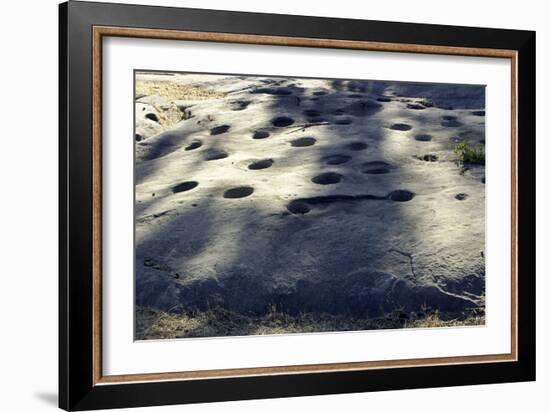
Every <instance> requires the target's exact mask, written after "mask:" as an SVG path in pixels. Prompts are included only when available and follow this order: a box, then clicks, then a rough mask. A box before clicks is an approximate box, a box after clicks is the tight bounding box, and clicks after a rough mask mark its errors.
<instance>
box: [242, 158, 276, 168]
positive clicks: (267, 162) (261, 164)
mask: <svg viewBox="0 0 550 412" xmlns="http://www.w3.org/2000/svg"><path fill="white" fill-rule="evenodd" d="M271 165H273V159H262V160H258V161H256V162H253V163H250V164H249V165H248V168H249V169H250V170H261V169H267V168H269V167H271Z"/></svg>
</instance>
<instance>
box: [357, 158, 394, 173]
mask: <svg viewBox="0 0 550 412" xmlns="http://www.w3.org/2000/svg"><path fill="white" fill-rule="evenodd" d="M390 169H391V166H390V164H389V163H386V162H382V161H374V162H367V163H363V165H362V166H361V171H362V172H363V173H366V174H369V175H382V174H386V173H389V172H390Z"/></svg>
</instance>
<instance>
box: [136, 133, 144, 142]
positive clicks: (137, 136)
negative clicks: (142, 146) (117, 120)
mask: <svg viewBox="0 0 550 412" xmlns="http://www.w3.org/2000/svg"><path fill="white" fill-rule="evenodd" d="M142 139H143V136H142V135H140V134H138V133H136V142H141V140H142Z"/></svg>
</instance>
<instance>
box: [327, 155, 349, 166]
mask: <svg viewBox="0 0 550 412" xmlns="http://www.w3.org/2000/svg"><path fill="white" fill-rule="evenodd" d="M350 160H351V156H348V155H341V154H334V155H329V156H325V157H323V161H324V162H325V163H326V164H328V165H340V164H343V163H346V162H349V161H350Z"/></svg>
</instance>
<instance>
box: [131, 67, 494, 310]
mask: <svg viewBox="0 0 550 412" xmlns="http://www.w3.org/2000/svg"><path fill="white" fill-rule="evenodd" d="M159 77H160V76H156V75H154V74H140V75H138V82H139V81H145V80H155V79H157V78H159ZM169 79H170V80H169V81H173V82H178V84H183V85H192V86H193V87H200V88H204V89H205V90H212V91H217V92H223V93H224V94H225V96H224V97H219V96H217V97H216V96H215V97H213V98H209V99H201V100H193V99H192V98H191V97H192V96H191V97H190V96H181V97H178V98H174V99H172V100H170V101H169V102H165V104H164V106H163V107H165V109H163V108H162V107H161V105H159V102H158V99H157V100H155V99H156V98H155V99H153V98H151V97H150V96H144V97H142V98H140V99H138V100H137V102H136V113H138V112H139V113H140V115H139V116H136V130H137V132H139V133H141V134H143V136H145V135H147V138H144V139H142V140H141V141H139V142H137V143H136V167H135V173H136V204H135V219H136V304H137V305H139V306H149V307H153V308H157V309H162V310H170V309H174V308H179V309H182V310H193V309H207V308H210V307H215V306H221V307H224V308H227V309H230V310H232V311H237V312H242V313H256V314H261V313H265V311H266V310H267V308H268V307H270V306H272V305H276V306H277V308H278V309H279V310H280V311H283V312H288V313H292V314H297V313H301V312H326V313H333V314H350V315H353V316H380V315H383V314H385V313H389V312H391V311H394V310H402V311H405V312H414V311H419V310H422V309H423V308H427V307H428V308H434V309H438V310H439V311H440V312H442V313H444V312H447V313H461V312H464V311H468V310H470V309H472V308H479V307H483V306H484V301H485V262H484V257H483V255H484V254H483V251H484V248H485V185H484V182H485V179H484V176H485V168H484V166H482V165H461V164H457V162H456V161H455V160H456V155H455V154H454V153H453V148H454V147H455V145H456V144H457V142H461V141H463V142H466V143H468V144H470V145H472V146H473V147H477V146H482V145H483V144H484V142H485V140H484V139H485V117H484V112H483V114H481V112H482V111H483V110H484V108H485V102H484V94H485V91H484V88H483V87H481V86H457V85H414V84H404V83H389V82H375V81H344V80H318V79H297V78H292V79H290V78H268V77H242V76H213V75H183V74H182V75H175V76H170V78H169ZM173 107H175V108H176V109H177V110H178V112H179V113H186V114H185V115H182V119H181V120H180V121H179V122H177V123H174V124H173V125H172V127H169V128H167V129H166V128H162V130H161V129H158V130H157V129H155V128H154V127H153V126H151V127H150V128H147V127H146V126H147V121H148V120H150V119H147V118H146V117H142V116H141V112H143V113H149V111H151V112H153V111H154V110H157V112H158V111H159V110H160V111H161V113H158V115H159V116H160V115H162V112H163V111H166V110H168V111H169V112H170V111H171V110H172V109H173ZM144 108H145V110H144ZM143 116H145V115H143ZM146 128H147V132H145V131H143V130H144V129H146ZM459 195H460V196H459Z"/></svg>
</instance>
